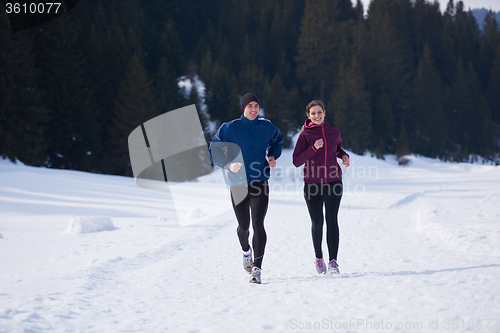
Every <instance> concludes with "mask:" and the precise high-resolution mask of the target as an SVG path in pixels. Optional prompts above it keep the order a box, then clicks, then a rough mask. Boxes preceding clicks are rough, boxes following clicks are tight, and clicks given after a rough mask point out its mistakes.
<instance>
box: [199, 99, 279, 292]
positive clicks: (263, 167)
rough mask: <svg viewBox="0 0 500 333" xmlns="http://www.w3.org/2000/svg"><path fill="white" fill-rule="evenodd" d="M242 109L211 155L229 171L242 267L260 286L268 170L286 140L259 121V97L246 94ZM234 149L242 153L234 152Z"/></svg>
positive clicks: (222, 130) (216, 141)
mask: <svg viewBox="0 0 500 333" xmlns="http://www.w3.org/2000/svg"><path fill="white" fill-rule="evenodd" d="M240 107H241V111H242V112H243V114H242V116H241V117H240V118H239V119H235V120H233V121H230V122H227V123H224V124H222V125H221V126H220V128H219V130H218V131H217V133H216V134H215V137H214V138H213V140H212V143H211V144H210V148H209V151H210V156H211V158H212V161H213V163H214V164H216V165H218V166H220V167H221V168H223V169H227V170H229V171H228V181H229V186H230V188H231V201H232V204H233V208H234V213H235V215H236V219H237V220H238V228H237V234H238V239H239V241H240V244H241V248H242V250H243V267H244V268H245V270H246V271H247V272H248V273H250V274H251V278H250V282H252V283H261V268H262V259H263V257H264V249H265V247H266V240H267V236H266V231H265V229H264V217H265V216H266V212H267V206H268V203H269V185H268V179H269V175H270V169H269V168H270V167H271V168H274V167H275V166H276V159H278V158H279V157H280V155H281V149H282V147H283V136H282V135H281V132H280V131H279V130H278V128H277V127H276V126H274V125H273V124H272V123H271V122H270V121H269V120H267V119H263V118H258V114H259V110H260V101H259V98H258V97H257V96H256V95H254V94H252V93H247V94H245V95H244V96H243V97H241V99H240ZM235 147H236V149H237V148H239V151H236V152H235ZM239 153H241V154H239ZM237 155H238V156H240V158H239V159H238V158H237ZM266 155H267V159H266ZM241 157H242V158H241ZM242 193H243V195H241V194H242ZM250 222H252V227H253V238H252V247H250V244H249V235H250ZM252 249H253V252H254V253H253V259H252Z"/></svg>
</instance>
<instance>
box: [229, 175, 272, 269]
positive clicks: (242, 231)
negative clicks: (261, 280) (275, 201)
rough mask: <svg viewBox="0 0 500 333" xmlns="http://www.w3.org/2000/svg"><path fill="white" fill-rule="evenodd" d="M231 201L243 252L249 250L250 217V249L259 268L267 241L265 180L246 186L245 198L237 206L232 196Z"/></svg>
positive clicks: (255, 264)
mask: <svg viewBox="0 0 500 333" xmlns="http://www.w3.org/2000/svg"><path fill="white" fill-rule="evenodd" d="M233 190H235V189H234V188H231V191H233ZM231 201H232V203H233V208H234V213H235V214H236V219H237V220H238V229H237V234H238V238H239V240H240V244H241V249H242V250H243V251H248V250H249V249H250V244H249V243H248V238H249V236H250V217H251V220H252V227H253V238H252V248H253V255H254V266H257V267H259V268H261V266H262V258H263V257H264V249H265V247H266V241H267V235H266V231H265V230H264V217H265V216H266V213H267V205H268V203H269V185H268V183H267V180H265V181H262V182H256V183H253V184H251V185H248V194H247V196H246V197H245V199H243V201H241V202H240V203H238V204H237V205H235V204H234V200H233V196H232V195H231Z"/></svg>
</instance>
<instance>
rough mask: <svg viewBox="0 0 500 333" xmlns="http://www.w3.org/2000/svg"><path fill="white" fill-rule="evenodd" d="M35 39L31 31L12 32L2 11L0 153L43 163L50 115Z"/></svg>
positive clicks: (26, 161)
mask: <svg viewBox="0 0 500 333" xmlns="http://www.w3.org/2000/svg"><path fill="white" fill-rule="evenodd" d="M33 40H34V36H33V32H32V31H30V30H28V31H22V32H18V33H16V34H12V33H11V31H10V27H9V26H8V20H7V15H6V14H5V13H0V73H2V74H1V75H0V155H1V156H3V157H7V158H9V159H10V160H12V161H16V160H17V159H19V160H21V161H22V162H24V163H26V164H30V165H42V164H43V163H44V162H45V159H46V156H45V147H46V142H45V135H46V132H45V131H46V121H47V114H46V110H45V108H44V107H43V104H42V97H43V95H42V92H41V90H40V89H39V85H38V78H39V75H40V71H39V70H37V69H36V67H35V53H34V49H33Z"/></svg>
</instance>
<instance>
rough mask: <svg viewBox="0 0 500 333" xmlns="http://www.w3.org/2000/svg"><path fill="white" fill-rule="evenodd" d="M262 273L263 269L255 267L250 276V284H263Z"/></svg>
mask: <svg viewBox="0 0 500 333" xmlns="http://www.w3.org/2000/svg"><path fill="white" fill-rule="evenodd" d="M260 272H261V269H260V268H259V267H256V266H254V267H253V268H252V274H251V275H250V282H251V283H257V284H260V283H261V281H260Z"/></svg>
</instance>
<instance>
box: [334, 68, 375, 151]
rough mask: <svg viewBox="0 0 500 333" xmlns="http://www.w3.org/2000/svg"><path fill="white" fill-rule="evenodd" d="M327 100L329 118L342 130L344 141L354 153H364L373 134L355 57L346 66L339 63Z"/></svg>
mask: <svg viewBox="0 0 500 333" xmlns="http://www.w3.org/2000/svg"><path fill="white" fill-rule="evenodd" d="M330 100H331V102H330V104H331V105H332V107H331V108H330V109H331V110H332V111H333V112H332V113H333V117H331V116H330V117H329V118H330V119H334V120H335V121H334V124H335V127H337V128H339V129H340V131H341V132H342V140H343V145H344V146H345V147H346V148H348V149H351V150H352V151H353V152H355V153H359V154H362V153H364V152H365V150H367V149H368V148H369V147H370V139H371V136H372V134H373V133H372V132H373V130H372V119H371V113H370V93H369V92H368V91H367V90H366V83H365V80H364V78H363V73H362V71H361V67H360V65H359V62H358V60H357V59H356V58H353V59H352V62H351V64H350V66H349V67H347V68H346V67H345V66H341V69H340V71H339V76H338V78H337V82H336V84H335V89H334V91H333V95H332V97H331V99H330Z"/></svg>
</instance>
